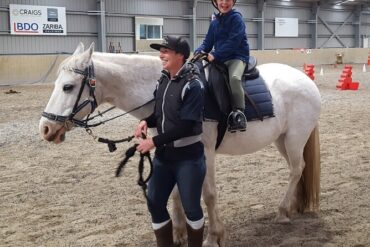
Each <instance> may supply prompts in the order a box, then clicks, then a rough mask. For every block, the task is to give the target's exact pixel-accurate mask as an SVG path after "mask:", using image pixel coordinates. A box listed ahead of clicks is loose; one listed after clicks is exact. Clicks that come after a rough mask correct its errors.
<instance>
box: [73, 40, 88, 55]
mask: <svg viewBox="0 0 370 247" xmlns="http://www.w3.org/2000/svg"><path fill="white" fill-rule="evenodd" d="M84 49H85V48H84V44H83V43H82V42H80V43H79V44H78V46H77V48H76V50H75V51H74V52H73V55H78V54H81V53H83V52H84Z"/></svg>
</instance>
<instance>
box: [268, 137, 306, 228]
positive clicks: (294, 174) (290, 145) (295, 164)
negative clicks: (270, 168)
mask: <svg viewBox="0 0 370 247" xmlns="http://www.w3.org/2000/svg"><path fill="white" fill-rule="evenodd" d="M301 137H302V138H300V140H299V141H298V140H297V139H298V138H297V135H294V134H292V133H289V132H288V133H287V134H286V135H285V136H284V137H281V138H279V139H278V140H277V141H276V143H275V144H276V146H277V147H278V150H279V151H280V152H281V153H282V155H283V156H284V157H287V161H288V165H289V169H290V173H289V183H288V188H287V191H286V193H285V196H284V198H283V200H282V202H281V203H280V205H279V211H278V215H277V218H276V221H277V222H279V223H288V222H290V219H289V216H290V215H291V214H292V212H293V211H297V210H298V209H297V186H298V183H299V181H300V179H301V176H302V172H303V169H304V167H305V162H304V159H303V149H304V145H305V143H306V141H307V139H308V137H307V138H306V135H304V134H302V135H301ZM283 140H284V141H283ZM283 144H284V145H283ZM284 151H285V152H286V154H285V155H284Z"/></svg>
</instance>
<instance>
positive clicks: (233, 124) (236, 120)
mask: <svg viewBox="0 0 370 247" xmlns="http://www.w3.org/2000/svg"><path fill="white" fill-rule="evenodd" d="M227 122H228V131H230V132H231V133H233V132H236V131H245V130H246V128H247V118H246V117H245V115H244V113H243V112H242V111H241V110H234V111H232V112H231V113H230V114H229V117H228V119H227Z"/></svg>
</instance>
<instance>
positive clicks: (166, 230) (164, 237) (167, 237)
mask: <svg viewBox="0 0 370 247" xmlns="http://www.w3.org/2000/svg"><path fill="white" fill-rule="evenodd" d="M154 234H155V238H156V240H157V247H173V246H174V244H173V235H172V221H169V222H168V223H167V224H166V225H164V226H162V227H161V228H159V229H157V230H154Z"/></svg>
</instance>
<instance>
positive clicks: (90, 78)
mask: <svg viewBox="0 0 370 247" xmlns="http://www.w3.org/2000/svg"><path fill="white" fill-rule="evenodd" d="M64 69H67V70H70V71H72V72H74V73H77V74H80V75H83V76H84V78H83V79H82V83H81V87H80V91H79V92H78V96H77V99H76V102H75V104H74V106H73V109H72V112H71V114H69V115H68V116H61V115H56V114H53V113H48V112H42V116H43V117H45V118H47V119H49V120H52V121H56V122H60V123H63V124H64V125H65V126H66V127H68V126H67V124H68V122H71V123H73V124H74V125H76V126H79V127H84V128H87V127H91V126H89V125H88V123H87V122H88V121H89V120H91V118H89V116H90V114H91V113H93V112H94V110H95V109H96V107H97V106H98V103H97V101H96V98H95V84H96V78H95V71H94V64H93V63H92V62H91V65H89V66H88V67H87V68H86V69H85V70H80V69H75V68H70V69H68V68H64ZM85 86H87V87H88V88H89V97H88V98H87V99H86V100H85V101H84V102H82V103H81V104H78V102H79V101H80V99H81V96H82V93H83V91H84V88H85ZM89 104H90V106H91V110H90V113H89V114H88V116H87V117H86V118H85V119H84V120H78V119H76V118H75V116H76V114H77V113H78V112H80V111H81V110H82V109H83V108H84V107H85V106H87V105H89Z"/></svg>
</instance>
